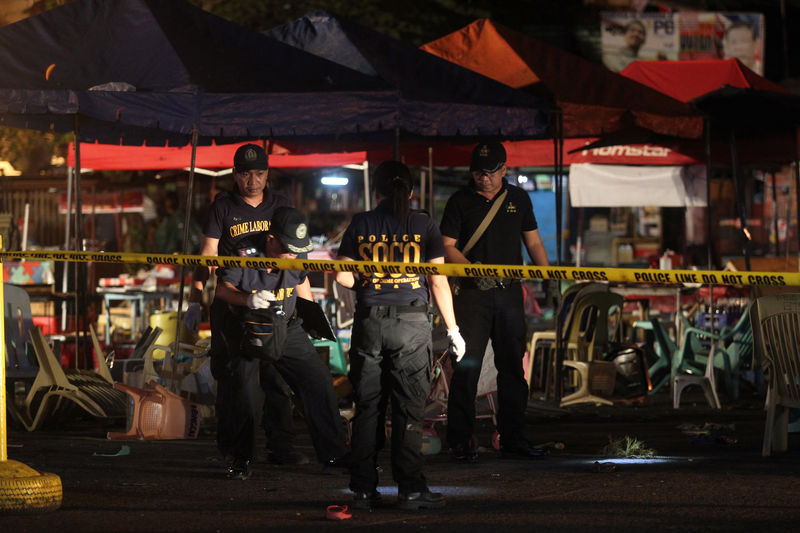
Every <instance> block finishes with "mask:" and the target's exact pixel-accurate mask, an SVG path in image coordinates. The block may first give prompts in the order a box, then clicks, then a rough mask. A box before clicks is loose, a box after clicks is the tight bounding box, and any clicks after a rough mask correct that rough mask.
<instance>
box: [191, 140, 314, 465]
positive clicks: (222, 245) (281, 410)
mask: <svg viewBox="0 0 800 533" xmlns="http://www.w3.org/2000/svg"><path fill="white" fill-rule="evenodd" d="M233 166H234V168H233V178H234V181H235V182H236V187H235V188H234V190H233V191H231V192H227V191H223V192H220V193H219V194H217V196H216V197H215V198H214V202H213V203H212V204H211V208H210V210H209V215H208V219H207V221H206V224H205V227H204V228H203V241H202V245H201V250H200V254H201V255H206V256H217V255H221V256H240V257H246V256H249V255H253V254H255V253H256V251H257V250H259V249H261V248H262V243H263V239H264V235H266V232H267V230H269V227H270V220H271V219H272V214H273V212H274V211H275V209H277V208H279V207H281V206H288V205H290V202H289V199H288V198H287V197H286V196H283V195H281V194H277V193H275V192H273V191H271V190H270V189H269V187H268V186H267V185H268V184H267V177H268V173H269V158H268V156H267V152H266V151H265V150H264V148H262V147H261V146H258V145H256V144H244V145H242V146H240V147H239V148H238V149H237V150H236V153H235V154H234V156H233ZM210 270H211V269H209V268H206V267H199V268H197V269H195V271H194V277H193V283H192V289H191V293H190V295H189V301H190V302H191V303H190V304H189V308H188V309H187V310H186V314H185V317H184V324H185V325H186V327H187V329H189V330H190V331H195V332H196V331H197V328H198V324H199V322H200V315H201V307H200V305H201V304H200V301H201V297H202V292H203V287H204V285H205V283H206V281H207V280H208V277H209V274H210ZM225 308H226V306H225V305H224V304H221V303H217V302H215V303H213V304H212V305H211V309H210V313H209V314H210V318H211V333H212V335H211V361H212V372H213V373H214V374H215V375H214V377H215V378H217V379H218V378H219V376H218V375H217V372H216V370H218V369H220V368H224V366H225V364H226V362H227V360H228V359H229V354H228V352H227V348H226V346H225V344H224V343H223V342H218V341H219V339H220V336H221V333H220V332H221V324H222V318H223V317H224V313H225ZM262 374H263V377H262V379H263V380H264V381H265V382H269V383H270V384H271V386H269V387H264V393H265V394H266V399H265V402H264V407H265V408H264V417H263V425H264V429H265V430H266V435H267V447H268V448H269V454H268V456H267V459H268V460H269V461H270V462H272V463H275V464H305V463H308V457H306V456H305V455H303V454H301V453H299V452H297V451H296V450H295V449H294V446H293V441H294V435H295V434H294V428H293V423H292V412H293V408H292V400H291V396H290V391H289V389H288V386H287V385H286V383H285V381H284V380H283V379H282V378H281V376H280V375H279V373H278V372H277V371H276V370H275V369H274V368H265V369H264V371H263V372H262ZM217 402H218V405H217V409H218V410H220V411H225V409H226V406H225V405H224V404H223V403H220V402H224V400H221V399H220V398H218V399H217ZM231 423H232V425H231V427H230V428H228V429H225V428H226V426H222V427H221V430H222V431H221V433H220V434H218V435H217V440H218V444H219V446H220V449H221V450H222V451H223V452H224V453H226V454H229V455H233V454H231V453H230V446H229V445H228V444H227V441H228V440H230V438H231V435H232V434H235V433H236V432H237V431H239V429H238V422H237V421H236V420H231Z"/></svg>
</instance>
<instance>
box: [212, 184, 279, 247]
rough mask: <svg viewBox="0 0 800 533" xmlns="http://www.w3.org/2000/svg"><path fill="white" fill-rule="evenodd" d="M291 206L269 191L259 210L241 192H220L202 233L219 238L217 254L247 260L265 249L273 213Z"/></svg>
mask: <svg viewBox="0 0 800 533" xmlns="http://www.w3.org/2000/svg"><path fill="white" fill-rule="evenodd" d="M285 205H286V206H288V205H290V202H289V199H288V198H287V197H286V196H284V195H282V194H276V193H274V192H272V191H270V190H269V189H265V190H264V199H263V200H262V201H261V203H260V204H259V205H258V206H257V207H253V206H251V205H250V204H248V203H246V202H245V201H244V198H242V197H241V195H239V193H238V192H221V193H219V194H217V196H216V197H215V198H214V203H212V204H211V209H210V212H209V215H208V220H207V221H206V225H205V228H204V229H203V234H204V235H205V236H206V237H210V238H212V239H219V247H218V250H217V254H218V255H223V256H224V255H228V256H231V255H232V256H240V257H245V256H248V255H254V254H255V252H256V250H262V249H263V248H264V234H265V233H266V232H267V231H269V224H270V220H271V219H272V213H273V212H274V211H275V209H277V208H278V207H281V206H285Z"/></svg>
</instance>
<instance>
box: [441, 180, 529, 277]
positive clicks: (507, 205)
mask: <svg viewBox="0 0 800 533" xmlns="http://www.w3.org/2000/svg"><path fill="white" fill-rule="evenodd" d="M504 190H507V191H508V194H507V195H506V197H505V199H504V200H503V205H501V206H500V209H499V211H497V213H496V214H495V216H494V219H493V220H492V223H491V224H489V227H488V228H486V231H485V232H484V234H483V235H482V236H481V238H480V239H479V240H478V242H477V243H476V244H475V246H474V247H473V248H472V250H470V251H469V253H468V254H467V259H469V260H470V262H473V263H475V262H478V263H484V264H496V265H521V264H522V241H521V239H522V232H525V231H532V230H535V229H538V225H537V223H536V217H535V216H534V214H533V205H532V204H531V199H530V197H529V196H528V193H527V192H525V191H524V190H522V189H520V188H519V187H516V186H514V185H509V184H508V182H506V180H505V179H503V187H502V189H501V190H500V191H499V192H498V193H497V195H496V196H495V198H497V196H499V195H500V194H502V193H503V191H504ZM491 207H492V200H488V199H487V198H486V197H485V196H482V195H480V194H478V192H477V191H475V187H474V184H473V182H472V181H470V184H469V185H467V186H466V187H464V188H462V189H460V190H458V191H456V192H455V194H453V196H451V197H450V199H449V200H448V201H447V205H446V206H445V208H444V214H443V215H442V223H441V225H440V228H441V231H442V235H444V236H445V237H450V238H453V239H456V241H457V242H456V246H457V247H458V249H459V250H460V249H462V248H463V247H464V246H465V245H466V244H467V242H469V239H470V237H472V234H473V233H475V230H476V229H478V226H479V225H480V224H481V222H482V221H483V219H484V217H486V214H487V213H488V212H489V209H490V208H491Z"/></svg>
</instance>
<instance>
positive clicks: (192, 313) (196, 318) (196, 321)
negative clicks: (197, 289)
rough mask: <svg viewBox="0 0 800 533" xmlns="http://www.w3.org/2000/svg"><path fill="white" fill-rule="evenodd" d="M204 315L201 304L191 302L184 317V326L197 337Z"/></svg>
mask: <svg viewBox="0 0 800 533" xmlns="http://www.w3.org/2000/svg"><path fill="white" fill-rule="evenodd" d="M202 313H203V307H202V306H201V305H200V302H191V303H190V304H189V306H188V307H187V308H186V313H184V315H183V326H184V327H185V328H186V329H187V331H189V332H190V333H192V334H193V335H197V330H198V329H200V315H202Z"/></svg>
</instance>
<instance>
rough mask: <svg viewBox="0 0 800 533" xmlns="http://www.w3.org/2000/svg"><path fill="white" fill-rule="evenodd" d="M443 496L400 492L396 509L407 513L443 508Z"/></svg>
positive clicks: (436, 493) (437, 493)
mask: <svg viewBox="0 0 800 533" xmlns="http://www.w3.org/2000/svg"><path fill="white" fill-rule="evenodd" d="M444 504H445V499H444V495H443V494H442V493H440V492H431V491H429V490H427V489H426V490H424V491H422V492H405V493H403V492H400V493H398V494H397V507H399V508H400V509H405V510H409V511H417V510H419V509H439V508H441V507H444Z"/></svg>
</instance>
